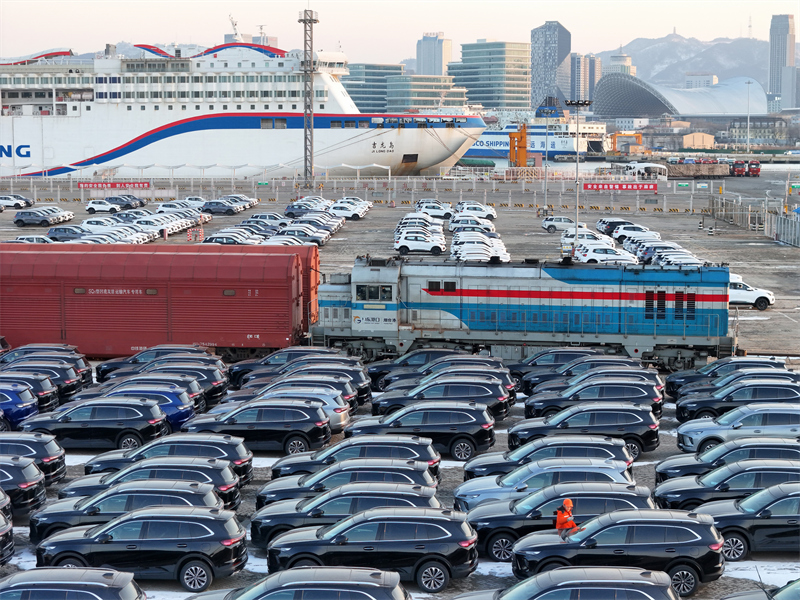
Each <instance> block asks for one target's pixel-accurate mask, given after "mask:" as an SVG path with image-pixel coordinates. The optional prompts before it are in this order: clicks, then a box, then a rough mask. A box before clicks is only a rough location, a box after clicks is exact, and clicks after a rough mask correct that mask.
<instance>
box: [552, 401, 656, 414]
mask: <svg viewBox="0 0 800 600" xmlns="http://www.w3.org/2000/svg"><path fill="white" fill-rule="evenodd" d="M570 408H579V409H580V410H636V411H646V412H650V406H649V405H646V404H639V403H638V402H637V403H634V402H608V401H602V402H581V403H580V404H576V405H575V406H572V407H570ZM567 410H569V409H567ZM576 412H578V411H576Z"/></svg>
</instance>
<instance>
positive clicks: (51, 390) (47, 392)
mask: <svg viewBox="0 0 800 600" xmlns="http://www.w3.org/2000/svg"><path fill="white" fill-rule="evenodd" d="M6 383H19V384H23V385H27V386H28V387H30V388H31V393H32V394H33V395H34V396H35V397H36V401H37V402H38V405H39V412H40V413H42V412H50V411H51V410H55V409H56V407H58V388H57V387H56V386H55V384H54V383H53V380H52V379H50V376H49V375H46V374H44V373H29V372H25V371H0V386H2V385H4V384H6Z"/></svg>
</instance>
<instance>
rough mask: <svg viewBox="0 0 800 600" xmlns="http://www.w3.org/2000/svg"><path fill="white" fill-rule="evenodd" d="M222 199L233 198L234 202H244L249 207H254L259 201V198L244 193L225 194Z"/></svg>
mask: <svg viewBox="0 0 800 600" xmlns="http://www.w3.org/2000/svg"><path fill="white" fill-rule="evenodd" d="M222 199H224V200H231V201H232V202H242V203H244V204H245V205H246V206H247V208H253V207H254V206H256V205H257V204H258V202H259V200H258V198H250V197H248V196H245V195H244V194H228V195H227V196H223V197H222Z"/></svg>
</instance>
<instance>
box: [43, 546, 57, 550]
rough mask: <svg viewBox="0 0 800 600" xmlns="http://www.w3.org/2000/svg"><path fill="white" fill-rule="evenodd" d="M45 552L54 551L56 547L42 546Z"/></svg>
mask: <svg viewBox="0 0 800 600" xmlns="http://www.w3.org/2000/svg"><path fill="white" fill-rule="evenodd" d="M43 548H44V549H45V550H55V549H56V548H57V546H43Z"/></svg>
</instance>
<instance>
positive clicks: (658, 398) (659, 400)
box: [653, 396, 661, 402]
mask: <svg viewBox="0 0 800 600" xmlns="http://www.w3.org/2000/svg"><path fill="white" fill-rule="evenodd" d="M653 402H661V396H657V397H656V398H653Z"/></svg>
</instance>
